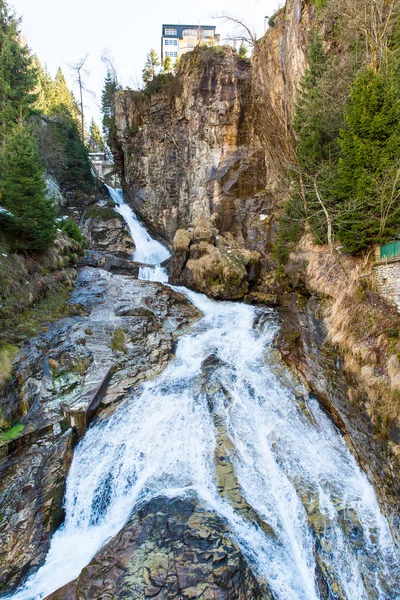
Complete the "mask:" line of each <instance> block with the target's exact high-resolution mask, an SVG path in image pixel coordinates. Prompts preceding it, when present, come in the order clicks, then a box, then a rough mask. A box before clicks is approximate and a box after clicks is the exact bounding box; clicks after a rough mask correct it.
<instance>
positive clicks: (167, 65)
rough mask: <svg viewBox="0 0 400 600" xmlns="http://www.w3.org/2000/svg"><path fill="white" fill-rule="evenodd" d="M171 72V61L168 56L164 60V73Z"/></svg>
mask: <svg viewBox="0 0 400 600" xmlns="http://www.w3.org/2000/svg"><path fill="white" fill-rule="evenodd" d="M171 72H172V59H171V57H170V56H166V57H165V60H164V73H171Z"/></svg>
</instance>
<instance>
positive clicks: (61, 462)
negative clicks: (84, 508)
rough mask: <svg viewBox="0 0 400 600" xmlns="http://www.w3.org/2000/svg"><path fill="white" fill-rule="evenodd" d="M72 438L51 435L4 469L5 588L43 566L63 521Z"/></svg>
mask: <svg viewBox="0 0 400 600" xmlns="http://www.w3.org/2000/svg"><path fill="white" fill-rule="evenodd" d="M72 447H73V433H72V431H71V430H69V431H68V432H66V433H65V434H64V435H62V436H61V437H59V438H54V437H53V435H51V436H48V437H46V438H44V439H42V440H41V441H40V443H39V444H35V445H33V446H30V447H26V448H22V449H21V450H18V451H17V452H16V453H15V454H14V455H13V456H12V457H10V458H9V460H8V461H6V462H5V463H3V464H0V515H1V519H0V539H1V544H0V588H1V590H2V592H3V591H8V590H12V589H14V588H15V587H16V586H17V585H18V584H19V583H21V581H22V580H23V579H24V578H25V577H27V576H29V575H30V574H31V573H32V572H33V571H34V570H36V569H37V568H38V567H39V566H40V565H41V564H42V563H43V561H44V558H45V556H46V553H47V551H48V549H49V546H50V539H51V535H52V534H53V533H54V531H55V530H56V529H57V527H59V525H60V523H61V522H62V518H63V513H62V498H63V495H64V485H65V479H66V476H67V473H68V469H69V466H70V464H71V461H72Z"/></svg>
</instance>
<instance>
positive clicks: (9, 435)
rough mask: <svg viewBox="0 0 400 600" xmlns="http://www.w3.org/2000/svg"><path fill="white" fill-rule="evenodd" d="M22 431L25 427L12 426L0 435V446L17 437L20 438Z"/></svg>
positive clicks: (20, 424)
mask: <svg viewBox="0 0 400 600" xmlns="http://www.w3.org/2000/svg"><path fill="white" fill-rule="evenodd" d="M24 429H25V425H22V423H18V424H17V425H14V427H11V429H8V430H7V431H4V432H3V433H1V434H0V444H1V443H4V442H11V441H12V440H15V439H17V438H18V437H20V435H21V433H22V432H23V430H24Z"/></svg>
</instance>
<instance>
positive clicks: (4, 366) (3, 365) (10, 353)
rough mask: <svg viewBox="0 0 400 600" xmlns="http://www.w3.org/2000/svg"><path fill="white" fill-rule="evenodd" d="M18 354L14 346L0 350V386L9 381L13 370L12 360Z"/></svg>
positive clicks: (8, 345)
mask: <svg viewBox="0 0 400 600" xmlns="http://www.w3.org/2000/svg"><path fill="white" fill-rule="evenodd" d="M17 352H18V348H17V347H16V346H12V345H11V344H7V345H6V346H3V347H2V348H0V386H1V385H4V384H5V383H7V381H9V380H10V379H11V375H12V370H13V364H12V363H13V360H14V358H15V355H16V354H17Z"/></svg>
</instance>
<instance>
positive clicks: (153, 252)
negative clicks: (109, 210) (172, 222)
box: [107, 186, 170, 283]
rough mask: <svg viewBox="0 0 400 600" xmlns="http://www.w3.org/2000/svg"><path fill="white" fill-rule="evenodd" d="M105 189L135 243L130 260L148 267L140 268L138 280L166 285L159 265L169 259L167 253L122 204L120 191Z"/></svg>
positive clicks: (163, 273) (166, 276) (165, 276)
mask: <svg viewBox="0 0 400 600" xmlns="http://www.w3.org/2000/svg"><path fill="white" fill-rule="evenodd" d="M107 189H108V193H109V195H110V198H111V199H112V200H114V202H115V203H116V208H115V210H116V211H117V212H118V213H119V214H120V215H121V216H122V217H123V219H124V220H125V222H126V224H127V225H128V228H129V231H130V233H131V236H132V239H133V241H134V242H135V246H136V250H135V252H134V254H133V256H132V260H134V261H135V262H138V263H142V264H143V265H149V266H143V267H141V268H140V270H139V278H140V279H146V280H149V281H159V282H161V283H166V282H167V281H168V274H167V271H166V270H165V269H164V268H163V267H161V266H160V264H161V263H162V262H164V261H165V260H167V258H169V257H170V253H169V251H168V250H167V248H166V247H165V246H163V245H162V244H161V243H160V242H158V241H157V240H153V239H152V238H151V237H150V235H149V234H148V233H147V231H146V229H145V228H144V226H143V225H142V224H141V223H140V222H139V220H138V218H137V216H136V215H135V213H134V212H133V210H132V209H131V207H130V206H129V205H128V204H126V203H125V202H124V195H123V192H122V190H116V189H114V188H112V187H110V186H107Z"/></svg>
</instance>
